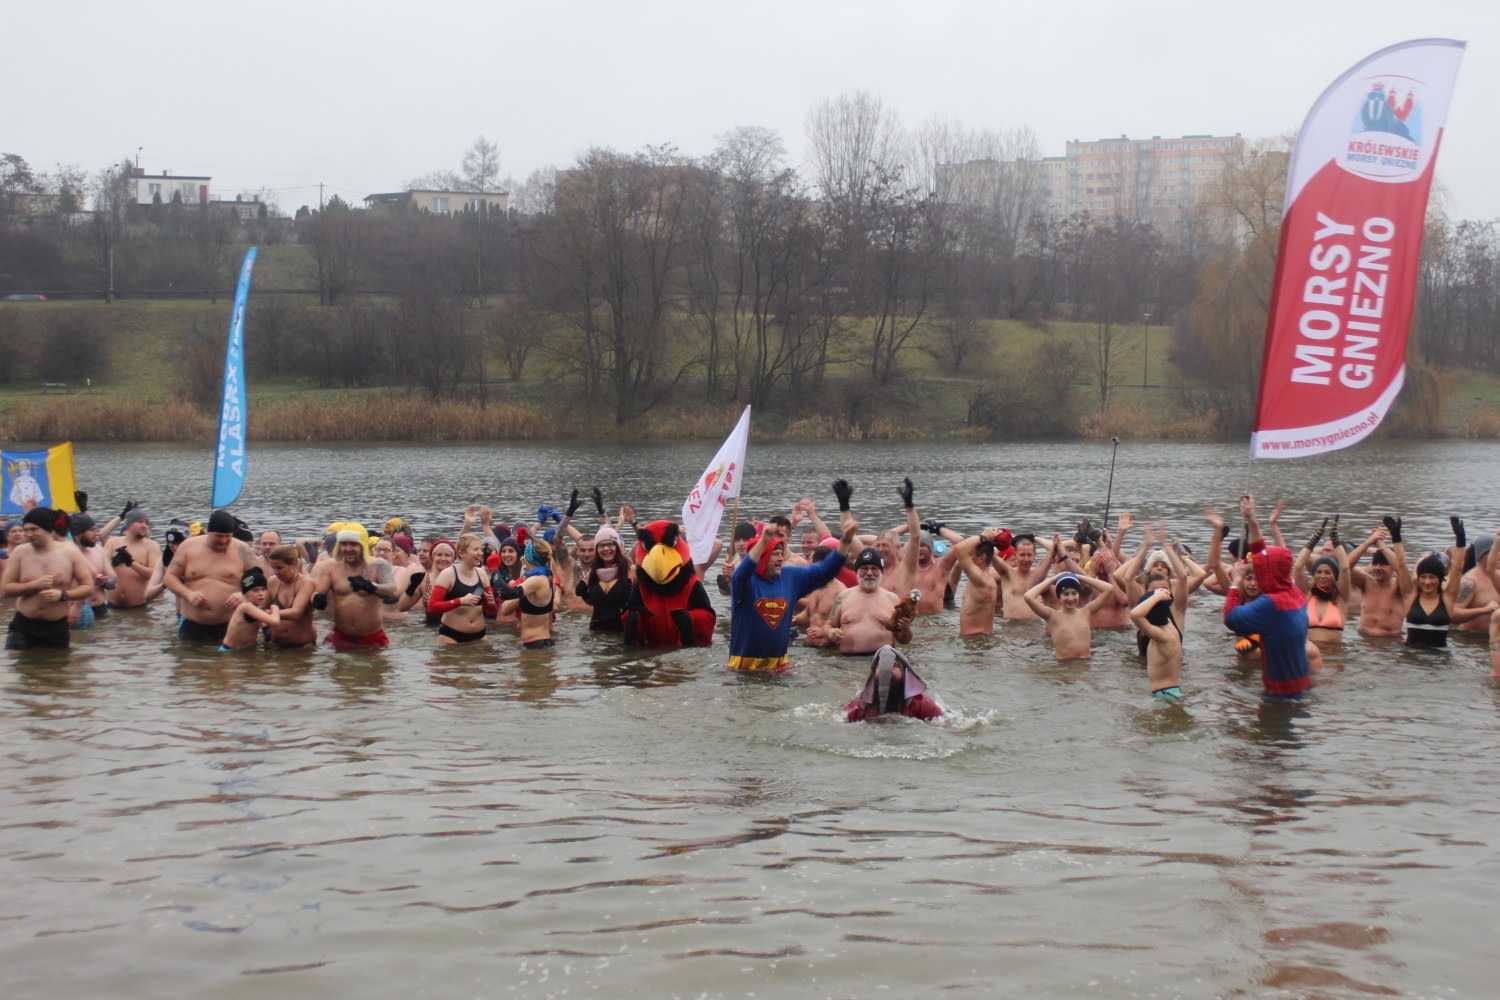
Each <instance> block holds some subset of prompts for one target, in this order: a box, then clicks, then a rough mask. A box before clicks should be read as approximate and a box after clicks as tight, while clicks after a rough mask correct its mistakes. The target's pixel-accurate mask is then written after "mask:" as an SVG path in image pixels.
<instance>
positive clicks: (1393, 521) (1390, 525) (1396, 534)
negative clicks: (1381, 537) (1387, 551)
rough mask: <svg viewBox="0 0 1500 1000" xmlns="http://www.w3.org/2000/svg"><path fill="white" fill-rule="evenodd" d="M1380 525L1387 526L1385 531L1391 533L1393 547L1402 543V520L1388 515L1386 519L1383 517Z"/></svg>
mask: <svg viewBox="0 0 1500 1000" xmlns="http://www.w3.org/2000/svg"><path fill="white" fill-rule="evenodd" d="M1380 523H1381V524H1383V525H1385V530H1386V531H1389V532H1390V533H1391V544H1392V545H1395V544H1396V543H1397V542H1399V541H1401V518H1399V517H1392V516H1391V515H1389V514H1387V515H1386V516H1385V517H1382V518H1381V519H1380Z"/></svg>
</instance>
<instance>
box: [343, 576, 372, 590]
mask: <svg viewBox="0 0 1500 1000" xmlns="http://www.w3.org/2000/svg"><path fill="white" fill-rule="evenodd" d="M349 589H350V590H352V591H354V592H355V593H359V592H360V591H361V590H362V591H364V592H365V593H367V594H373V593H375V585H374V584H373V583H371V582H370V581H369V580H366V579H365V578H364V577H362V576H360V575H359V574H358V573H356V574H354V575H353V576H351V577H350V578H349Z"/></svg>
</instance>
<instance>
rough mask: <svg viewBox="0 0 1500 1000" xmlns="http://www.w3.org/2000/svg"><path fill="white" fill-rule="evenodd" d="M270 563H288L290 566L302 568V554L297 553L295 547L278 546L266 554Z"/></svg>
mask: <svg viewBox="0 0 1500 1000" xmlns="http://www.w3.org/2000/svg"><path fill="white" fill-rule="evenodd" d="M266 560H267V561H268V562H279V563H286V564H287V565H288V566H301V565H302V554H301V553H300V552H298V551H297V546H295V545H278V546H276V547H275V548H274V549H272V550H271V551H270V552H267V553H266Z"/></svg>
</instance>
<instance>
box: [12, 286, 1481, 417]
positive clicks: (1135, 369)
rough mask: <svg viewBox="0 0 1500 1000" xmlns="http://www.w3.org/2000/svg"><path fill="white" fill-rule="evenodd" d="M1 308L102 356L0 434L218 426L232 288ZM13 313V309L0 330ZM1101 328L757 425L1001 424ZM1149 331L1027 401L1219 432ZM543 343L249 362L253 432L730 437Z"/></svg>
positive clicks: (17, 403) (715, 409)
mask: <svg viewBox="0 0 1500 1000" xmlns="http://www.w3.org/2000/svg"><path fill="white" fill-rule="evenodd" d="M288 263H289V264H290V262H288ZM0 311H3V312H8V314H9V317H10V324H9V327H8V329H10V331H11V333H12V335H13V336H14V337H16V338H18V340H17V343H19V344H21V345H22V346H23V347H24V345H25V343H26V341H25V340H24V338H25V337H27V336H28V335H29V332H34V331H36V330H40V329H43V328H44V327H45V326H46V322H47V321H48V318H49V317H51V318H52V319H55V318H56V317H58V316H62V315H66V314H69V312H71V313H72V314H75V315H82V316H85V317H86V318H87V319H88V320H89V323H90V324H91V328H93V329H96V330H97V331H98V335H97V338H96V342H91V343H87V344H85V345H83V346H82V347H80V348H76V349H80V350H84V351H85V352H86V353H87V356H88V357H89V358H90V359H91V361H92V362H95V363H94V364H91V365H90V366H89V367H90V370H91V371H92V372H94V373H95V374H92V375H90V376H89V384H88V385H87V386H85V385H82V384H80V383H79V382H73V383H70V386H69V390H68V391H67V392H66V394H63V393H60V392H58V391H56V390H49V391H45V392H44V390H43V387H42V383H43V381H44V379H43V378H42V377H40V376H39V374H38V372H37V370H35V369H34V368H32V367H30V366H29V365H28V363H27V362H25V361H24V360H22V361H18V362H17V363H16V364H15V365H13V366H12V370H11V373H10V375H11V377H10V382H9V384H6V385H0V440H3V441H5V442H50V441H58V440H74V441H172V442H207V441H210V440H212V438H213V435H214V433H215V427H216V424H217V416H216V414H214V413H212V412H207V411H205V410H203V409H201V408H199V407H197V406H195V405H193V404H192V403H189V402H187V401H186V397H187V396H188V395H190V393H188V392H186V391H185V385H184V381H183V379H181V378H180V377H179V374H178V369H179V367H180V366H179V360H180V359H181V357H182V351H183V345H184V344H186V343H188V342H189V341H190V340H191V338H192V337H193V336H195V335H197V336H202V335H204V333H205V331H208V332H210V333H212V334H213V335H214V336H222V334H219V333H217V331H220V330H223V329H225V328H226V327H227V323H228V316H229V303H228V301H227V300H225V301H221V302H220V303H218V304H216V305H211V304H209V303H207V302H203V301H172V302H157V301H150V302H148V301H121V302H118V303H116V304H114V305H113V306H106V305H104V304H103V303H36V304H31V303H28V304H26V305H24V306H4V307H0ZM0 318H4V317H0ZM4 329H7V327H6V326H5V325H4V324H0V331H3V330H4ZM1091 333H1092V327H1089V326H1085V325H1073V324H1066V323H1052V324H1048V325H1047V326H1046V327H1045V328H1041V329H1039V328H1036V327H1031V326H1027V325H1025V324H1022V323H1019V322H995V323H991V324H989V325H988V328H987V329H986V331H985V345H984V347H983V348H982V349H980V350H978V351H977V352H976V353H975V355H974V356H973V357H971V358H970V359H969V360H967V361H965V363H964V364H963V365H962V367H961V369H960V374H957V375H955V374H950V373H949V372H948V371H946V370H945V369H944V368H943V367H942V366H941V365H939V364H938V363H937V362H936V361H935V360H934V358H933V356H932V355H930V354H928V353H925V352H923V351H921V350H915V349H913V350H909V351H908V352H907V353H906V355H905V359H904V361H903V369H902V374H900V375H898V376H897V377H896V378H895V379H893V380H892V382H891V383H890V385H889V386H886V387H884V388H882V389H879V390H876V391H875V392H876V395H873V396H872V395H870V393H871V392H872V390H869V389H868V388H863V387H864V386H865V385H866V381H865V380H866V378H867V376H866V375H865V372H864V370H863V366H860V365H856V364H854V363H850V362H845V363H842V364H840V363H834V364H833V365H832V366H831V367H830V370H829V376H828V380H827V382H826V383H825V384H824V386H823V387H822V388H821V389H820V390H819V392H818V399H817V400H816V402H815V403H814V404H812V405H808V406H806V407H804V412H803V413H801V414H796V415H790V414H785V413H778V412H775V410H774V409H762V410H760V411H758V412H757V415H756V429H755V432H756V435H757V437H759V438H762V439H788V440H823V441H858V440H909V439H924V438H944V437H959V438H963V437H971V438H988V437H991V436H992V430H993V428H992V427H991V426H989V425H986V424H984V423H983V422H982V421H981V422H980V423H979V424H978V425H976V424H975V422H974V421H973V419H972V418H973V417H974V414H975V413H976V412H979V410H978V407H977V405H976V400H978V399H980V398H981V397H982V396H983V394H984V393H986V392H989V393H990V394H991V395H992V396H994V397H996V398H998V399H999V400H1001V401H1002V402H1003V401H1005V400H1007V399H1010V401H1011V403H1012V405H1014V397H1015V396H1016V395H1017V393H1016V392H1015V389H1016V387H1017V383H1016V382H1015V381H1013V380H1014V379H1021V378H1024V376H1023V375H1021V374H1018V373H1025V372H1030V371H1034V370H1035V369H1034V365H1035V358H1036V356H1037V353H1038V351H1039V349H1042V348H1044V347H1046V346H1047V345H1049V344H1052V345H1056V344H1058V343H1064V342H1066V343H1073V344H1076V345H1079V347H1080V349H1083V350H1086V348H1085V347H1084V345H1085V344H1086V343H1087V341H1088V338H1089V336H1090V334H1091ZM1143 333H1144V331H1142V330H1140V329H1139V328H1126V329H1122V330H1120V331H1118V332H1117V333H1116V339H1115V341H1114V344H1113V347H1112V364H1111V374H1112V377H1113V382H1114V385H1113V387H1112V390H1111V393H1110V400H1109V405H1108V408H1107V410H1105V411H1104V412H1101V411H1100V405H1099V391H1098V383H1097V381H1096V380H1095V378H1094V377H1093V376H1092V374H1091V373H1090V371H1089V370H1088V369H1085V371H1084V373H1083V375H1082V376H1081V378H1080V381H1079V382H1078V383H1077V384H1075V385H1074V386H1073V387H1072V391H1071V399H1070V400H1067V401H1063V402H1056V401H1055V400H1053V399H1050V398H1047V399H1043V400H1041V401H1039V402H1028V403H1027V404H1026V405H1028V406H1047V405H1054V404H1055V405H1059V406H1068V407H1071V408H1072V410H1073V411H1074V412H1076V414H1077V418H1078V419H1077V426H1078V430H1079V433H1081V434H1083V435H1084V436H1089V437H1097V438H1106V437H1108V436H1110V435H1111V434H1118V435H1120V436H1122V437H1126V438H1133V439H1137V440H1141V439H1164V438H1165V439H1176V440H1207V439H1211V437H1212V435H1213V424H1212V420H1211V419H1208V418H1205V416H1204V415H1202V414H1197V413H1192V414H1190V413H1189V412H1188V410H1187V409H1186V407H1185V405H1184V398H1185V390H1184V389H1183V387H1182V384H1181V383H1182V382H1183V381H1184V380H1183V379H1182V377H1181V375H1180V373H1178V372H1177V371H1176V370H1175V369H1174V368H1173V367H1172V366H1171V365H1170V364H1169V363H1168V362H1167V357H1168V354H1169V352H1170V349H1171V341H1172V335H1171V331H1170V330H1168V329H1167V328H1164V327H1153V328H1152V329H1151V330H1150V342H1149V347H1150V351H1149V356H1148V355H1147V354H1146V352H1145V348H1146V339H1145V337H1144V335H1143ZM856 336H857V335H856ZM0 348H3V345H0ZM35 349H36V348H35V346H33V348H32V350H35ZM24 355H25V351H24V350H18V354H17V356H18V357H23V356H24ZM533 357H534V360H532V361H529V362H528V364H527V377H526V378H525V379H523V380H521V381H518V382H508V381H501V382H491V383H489V384H487V385H486V386H485V391H484V402H480V400H479V398H478V396H479V393H478V392H477V387H474V386H468V387H465V393H464V398H448V397H446V396H445V397H444V398H441V399H439V400H437V401H434V400H431V399H429V398H428V397H427V396H426V395H424V394H422V393H420V392H410V391H408V390H406V389H404V388H389V387H381V388H369V389H358V390H329V389H318V388H315V387H313V386H311V385H310V384H309V383H308V382H306V381H305V380H299V379H296V378H285V379H280V380H271V379H266V378H263V377H260V376H256V375H252V377H251V379H250V393H249V406H248V410H249V417H250V420H249V434H250V438H251V439H252V440H257V441H283V442H297V441H353V440H379V441H419V442H420V441H431V442H441V441H482V440H518V441H537V440H567V439H573V440H610V439H624V438H628V439H632V440H642V439H681V438H706V439H713V438H719V437H722V435H723V434H724V432H725V430H726V429H727V428H728V427H730V426H731V425H732V424H733V422H734V420H735V418H736V417H737V416H738V413H739V409H740V405H741V404H739V403H734V402H727V401H717V400H716V401H706V400H704V399H702V398H698V397H695V396H694V395H693V394H692V393H691V392H689V393H686V394H684V393H683V392H681V390H679V391H677V392H675V393H674V394H673V396H672V399H671V401H670V402H667V403H663V404H662V405H661V406H659V407H657V408H654V409H652V410H650V411H649V412H648V413H647V414H646V415H644V416H643V417H640V418H637V419H636V420H635V421H633V422H631V423H630V424H629V425H628V426H627V427H624V428H617V427H615V425H614V424H613V422H612V420H611V419H610V417H609V412H608V406H607V404H605V403H603V402H601V403H600V404H599V405H596V406H590V405H587V401H586V400H583V399H582V398H581V396H580V394H579V393H577V392H576V391H573V390H571V389H567V388H564V387H563V386H565V384H566V383H564V382H563V378H564V373H563V372H562V370H561V369H560V367H558V362H557V361H556V359H553V358H551V357H549V356H548V355H546V354H541V353H539V354H536V355H534V356H533ZM253 369H254V365H253V359H252V371H253ZM490 370H491V371H492V372H493V371H500V370H501V366H500V365H499V364H498V363H495V364H493V365H492V366H491V369H490ZM1137 382H1144V383H1145V385H1140V384H1136V383H1137ZM1443 384H1444V388H1445V390H1446V393H1445V394H1446V398H1447V408H1446V413H1445V416H1446V433H1447V434H1448V435H1450V436H1454V437H1471V438H1491V439H1493V438H1500V378H1496V377H1494V376H1491V375H1487V374H1482V373H1478V372H1472V371H1466V370H1459V371H1452V372H1446V373H1444V374H1443ZM1065 394H1066V393H1065Z"/></svg>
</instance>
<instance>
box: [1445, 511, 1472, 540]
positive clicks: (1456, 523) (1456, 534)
mask: <svg viewBox="0 0 1500 1000" xmlns="http://www.w3.org/2000/svg"><path fill="white" fill-rule="evenodd" d="M1448 523H1449V524H1451V525H1453V544H1454V545H1457V546H1458V547H1459V548H1463V547H1464V546H1466V545H1468V544H1469V536H1468V535H1466V534H1464V519H1463V518H1461V517H1458V516H1457V515H1455V516H1453V517H1450V518H1448Z"/></svg>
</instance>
